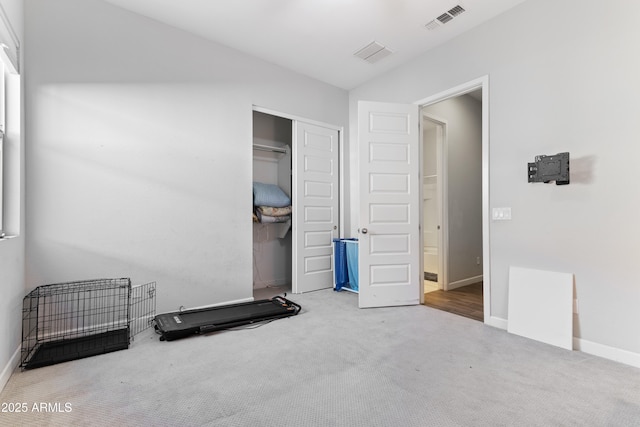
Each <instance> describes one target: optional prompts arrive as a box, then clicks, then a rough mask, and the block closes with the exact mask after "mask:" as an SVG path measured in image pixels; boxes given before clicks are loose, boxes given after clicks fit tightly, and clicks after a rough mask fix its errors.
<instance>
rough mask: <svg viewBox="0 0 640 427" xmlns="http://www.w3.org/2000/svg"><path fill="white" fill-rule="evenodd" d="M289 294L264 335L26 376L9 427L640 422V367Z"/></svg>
mask: <svg viewBox="0 0 640 427" xmlns="http://www.w3.org/2000/svg"><path fill="white" fill-rule="evenodd" d="M290 298H291V299H292V300H293V301H295V302H297V303H299V304H301V305H302V307H303V312H302V313H301V314H300V315H298V316H296V317H292V318H288V319H280V320H276V321H274V322H272V323H269V324H266V325H264V326H261V327H258V328H255V329H245V330H237V331H226V332H218V333H215V334H211V335H208V336H194V337H191V338H187V339H183V340H179V341H173V342H160V341H159V340H158V337H157V336H156V335H155V334H153V333H152V332H151V331H148V333H143V334H142V335H140V336H138V337H137V338H136V340H135V341H134V342H133V343H132V346H131V348H130V349H128V350H123V351H119V352H115V353H110V354H106V355H101V356H96V357H92V358H87V359H83V360H76V361H72V362H67V363H63V364H59V365H55V366H50V367H45V368H39V369H34V370H31V371H25V372H20V371H16V372H15V373H14V375H13V376H12V377H11V379H10V381H9V383H8V384H7V386H6V387H5V389H4V390H3V391H2V394H1V399H0V401H1V402H3V404H4V403H8V402H24V403H26V404H27V407H28V408H29V409H28V411H27V412H26V413H0V425H2V426H20V425H25V426H26V425H28V426H33V425H38V426H47V425H50V426H71V425H78V426H84V425H87V426H182V425H184V426H367V427H369V426H638V425H640V370H639V369H636V368H633V367H629V366H625V365H621V364H617V363H614V362H611V361H608V360H604V359H600V358H597V357H592V356H589V355H586V354H583V353H580V352H570V351H566V350H562V349H559V348H556V347H552V346H549V345H546V344H542V343H538V342H535V341H531V340H527V339H525V338H521V337H518V336H514V335H510V334H508V333H506V332H505V331H501V330H498V329H495V328H491V327H488V326H485V325H483V324H482V323H480V322H477V321H474V320H470V319H466V318H464V317H458V316H455V315H453V314H450V313H446V312H441V311H438V310H435V309H431V308H428V307H424V306H413V307H399V308H381V309H366V310H361V309H358V308H357V298H358V296H357V295H356V294H353V293H349V292H340V293H336V292H333V291H331V290H326V291H318V292H312V293H309V294H303V295H291V296H290ZM34 403H36V404H38V405H39V404H40V403H51V404H53V405H50V406H53V409H55V404H56V403H58V404H59V405H58V408H59V409H60V410H59V411H58V412H55V413H51V412H49V413H42V412H37V411H33V404H34ZM67 403H68V404H69V405H68V406H67V407H65V404H67ZM65 410H67V412H65Z"/></svg>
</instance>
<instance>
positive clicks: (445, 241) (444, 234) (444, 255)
mask: <svg viewBox="0 0 640 427" xmlns="http://www.w3.org/2000/svg"><path fill="white" fill-rule="evenodd" d="M424 120H428V121H430V122H432V123H435V124H436V126H438V127H439V128H440V129H441V130H440V132H441V135H438V141H437V150H436V151H437V154H436V157H437V158H436V163H437V166H436V169H437V171H438V181H437V185H436V191H437V196H436V197H437V203H438V225H439V226H440V230H438V287H439V288H440V289H443V290H445V291H446V290H448V289H447V287H448V284H449V282H448V281H447V279H448V277H447V276H448V274H447V273H448V268H449V260H448V256H449V252H448V251H449V224H448V216H447V214H448V211H449V209H448V203H447V200H448V195H447V194H448V193H447V170H448V169H447V158H448V155H447V153H448V151H447V126H448V122H447V120H445V119H442V118H440V117H437V116H435V115H433V114H427V113H426V112H425V111H423V110H421V111H420V125H421V126H422V128H421V129H423V130H424ZM420 136H421V138H420V161H421V162H423V161H424V140H423V137H424V132H421V135H420ZM420 173H421V174H422V175H423V176H422V185H421V186H420V199H421V200H424V164H422V163H421V164H420ZM420 218H424V203H423V204H422V205H421V206H420ZM423 227H424V224H423V223H422V222H421V224H420V229H421V230H422V228H423ZM420 246H421V247H423V248H424V233H420ZM420 265H421V267H420V270H422V271H424V257H422V259H421V264H420ZM420 284H421V285H420V286H421V291H420V304H424V280H422V281H421V282H420Z"/></svg>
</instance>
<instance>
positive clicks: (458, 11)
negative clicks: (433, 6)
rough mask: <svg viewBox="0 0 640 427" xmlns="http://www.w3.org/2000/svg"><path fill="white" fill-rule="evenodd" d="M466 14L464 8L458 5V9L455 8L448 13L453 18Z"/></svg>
mask: <svg viewBox="0 0 640 427" xmlns="http://www.w3.org/2000/svg"><path fill="white" fill-rule="evenodd" d="M463 12H464V9H463V8H462V6H460V5H458V6H456V7H454V8H453V9H450V10H449V11H448V12H447V13H448V14H449V15H451V16H453V17H456V16H458V15H460V14H461V13H463Z"/></svg>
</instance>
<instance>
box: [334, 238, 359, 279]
mask: <svg viewBox="0 0 640 427" xmlns="http://www.w3.org/2000/svg"><path fill="white" fill-rule="evenodd" d="M350 240H354V239H333V264H334V265H333V271H334V276H335V288H334V289H335V290H336V291H339V290H341V289H342V288H349V289H350V286H349V269H348V266H347V242H348V241H350Z"/></svg>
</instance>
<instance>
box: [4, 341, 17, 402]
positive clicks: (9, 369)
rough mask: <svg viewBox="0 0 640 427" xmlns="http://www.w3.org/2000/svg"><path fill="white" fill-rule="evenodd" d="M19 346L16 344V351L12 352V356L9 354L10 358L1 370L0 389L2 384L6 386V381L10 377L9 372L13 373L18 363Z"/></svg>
mask: <svg viewBox="0 0 640 427" xmlns="http://www.w3.org/2000/svg"><path fill="white" fill-rule="evenodd" d="M20 348H21V347H20V346H18V348H17V349H16V351H15V352H14V353H13V356H11V359H9V362H8V363H7V365H6V366H5V367H4V369H3V370H2V373H1V374H0V391H2V390H4V386H6V385H7V383H8V382H9V378H11V374H13V371H15V369H16V368H17V367H18V365H19V364H20Z"/></svg>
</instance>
